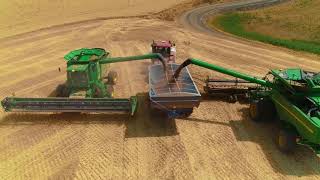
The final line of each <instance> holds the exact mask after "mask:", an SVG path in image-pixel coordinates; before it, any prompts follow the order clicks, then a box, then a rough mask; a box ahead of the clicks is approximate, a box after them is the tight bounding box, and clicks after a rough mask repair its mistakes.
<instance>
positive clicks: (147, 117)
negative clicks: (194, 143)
mask: <svg viewBox="0 0 320 180" xmlns="http://www.w3.org/2000/svg"><path fill="white" fill-rule="evenodd" d="M137 97H138V101H139V107H138V111H137V113H136V114H135V116H134V117H133V118H130V119H129V120H127V121H126V133H125V137H126V138H133V137H160V136H174V135H177V134H178V133H177V127H176V123H175V120H174V119H168V118H167V117H166V115H165V114H161V113H155V112H152V111H151V109H150V106H149V100H148V95H147V93H140V94H138V95H137Z"/></svg>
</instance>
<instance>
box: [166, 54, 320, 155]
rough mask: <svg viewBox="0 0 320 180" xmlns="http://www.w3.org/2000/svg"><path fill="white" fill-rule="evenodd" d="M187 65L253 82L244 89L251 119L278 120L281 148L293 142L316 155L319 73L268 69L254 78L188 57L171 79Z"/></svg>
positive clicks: (319, 139) (286, 148)
mask: <svg viewBox="0 0 320 180" xmlns="http://www.w3.org/2000/svg"><path fill="white" fill-rule="evenodd" d="M189 64H194V65H197V66H200V67H204V68H207V69H211V70H214V71H217V72H220V73H222V74H226V75H230V76H232V77H236V78H239V79H243V80H245V81H248V82H250V83H254V84H257V85H258V86H257V88H255V89H253V90H249V91H248V93H249V99H250V108H249V115H250V117H251V119H252V120H254V121H262V120H268V121H271V120H277V119H279V120H280V121H279V122H280V123H279V124H280V126H281V127H280V129H281V130H280V131H279V134H278V138H277V144H278V147H279V149H280V150H281V151H283V152H289V151H292V150H294V148H295V146H296V144H302V145H307V146H309V147H311V148H312V149H313V150H314V151H315V152H316V153H317V154H320V73H315V72H309V71H304V70H302V69H298V68H295V69H285V70H271V71H270V72H269V73H268V74H267V75H266V76H265V77H264V78H257V77H253V76H250V75H247V74H243V73H240V72H237V71H234V70H230V69H226V68H223V67H220V66H217V65H214V64H210V63H207V62H204V61H202V60H199V59H188V60H186V61H185V62H184V63H182V64H181V65H180V67H179V68H177V70H176V72H175V73H174V75H173V77H172V79H171V81H175V80H176V79H177V78H178V77H179V74H180V72H181V70H182V69H183V68H184V67H186V66H188V65H189Z"/></svg>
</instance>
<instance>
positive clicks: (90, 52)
mask: <svg viewBox="0 0 320 180" xmlns="http://www.w3.org/2000/svg"><path fill="white" fill-rule="evenodd" d="M109 55H110V54H109V53H108V52H106V51H105V50H104V49H100V48H93V49H86V48H83V49H79V50H74V51H72V52H70V53H68V54H67V55H66V56H65V57H64V58H65V60H66V61H67V81H66V83H65V84H62V85H59V86H58V87H57V89H56V97H48V98H19V97H6V98H4V99H3V100H2V101H1V104H2V107H3V108H4V110H5V111H6V112H100V113H103V112H110V111H126V112H130V114H131V115H133V114H134V113H135V111H136V109H137V97H135V96H132V97H130V98H129V99H115V98H113V85H114V84H115V82H116V79H117V73H116V72H114V71H109V72H108V69H109V64H111V63H118V62H124V61H137V60H144V59H159V60H160V61H161V62H162V64H163V69H164V71H165V70H166V69H165V68H166V62H165V60H164V58H163V57H162V55H161V54H157V53H151V54H145V55H141V56H129V57H114V58H113V57H109ZM107 72H108V75H107V76H106V74H107Z"/></svg>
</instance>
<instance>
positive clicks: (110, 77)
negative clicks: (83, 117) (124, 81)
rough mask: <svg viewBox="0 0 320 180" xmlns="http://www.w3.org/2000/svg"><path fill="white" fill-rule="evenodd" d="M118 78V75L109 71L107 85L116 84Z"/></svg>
mask: <svg viewBox="0 0 320 180" xmlns="http://www.w3.org/2000/svg"><path fill="white" fill-rule="evenodd" d="M117 78H118V73H117V72H115V71H110V72H109V73H108V83H109V84H113V85H114V84H116V82H117Z"/></svg>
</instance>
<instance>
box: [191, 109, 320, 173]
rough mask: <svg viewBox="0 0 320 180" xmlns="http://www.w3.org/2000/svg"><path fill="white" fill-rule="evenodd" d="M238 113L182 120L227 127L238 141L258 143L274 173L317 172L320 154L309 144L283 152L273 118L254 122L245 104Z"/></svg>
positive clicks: (318, 170) (318, 171) (319, 169)
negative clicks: (229, 117)
mask: <svg viewBox="0 0 320 180" xmlns="http://www.w3.org/2000/svg"><path fill="white" fill-rule="evenodd" d="M239 113H241V117H242V118H241V120H231V121H229V122H216V121H212V120H210V121H208V120H203V119H198V118H186V119H185V120H186V121H194V122H199V123H208V124H217V125H223V126H227V127H230V128H231V129H232V131H233V133H234V135H235V137H236V139H237V141H249V142H254V143H255V144H258V145H259V146H260V147H261V150H262V151H263V153H264V155H265V157H266V158H267V159H268V162H269V164H270V166H271V167H272V168H273V171H274V172H276V173H281V174H284V175H291V176H297V177H302V176H308V175H319V174H320V158H319V157H318V156H317V155H316V154H315V153H314V152H313V151H312V150H311V149H310V148H308V147H306V146H298V147H297V149H296V151H295V152H294V153H291V154H284V153H282V152H280V151H279V150H278V148H277V146H276V143H275V137H276V135H277V133H276V132H278V126H277V124H276V121H273V122H260V123H256V122H253V121H251V120H250V118H249V113H248V109H247V108H243V109H240V112H239ZM257 163H259V162H257ZM317 167H318V168H317Z"/></svg>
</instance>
